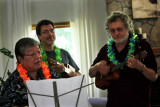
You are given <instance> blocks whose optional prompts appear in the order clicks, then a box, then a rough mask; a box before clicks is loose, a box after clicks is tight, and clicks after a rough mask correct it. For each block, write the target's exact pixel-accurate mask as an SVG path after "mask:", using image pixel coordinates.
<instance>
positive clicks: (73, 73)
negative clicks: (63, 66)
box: [69, 71, 81, 77]
mask: <svg viewBox="0 0 160 107" xmlns="http://www.w3.org/2000/svg"><path fill="white" fill-rule="evenodd" d="M79 75H81V73H80V72H73V71H71V72H70V73H69V76H70V77H74V76H79Z"/></svg>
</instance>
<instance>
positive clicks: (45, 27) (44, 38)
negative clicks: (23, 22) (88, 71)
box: [36, 20, 80, 76]
mask: <svg viewBox="0 0 160 107" xmlns="http://www.w3.org/2000/svg"><path fill="white" fill-rule="evenodd" d="M36 33H37V36H38V38H39V40H40V46H41V49H42V58H43V61H45V62H46V63H48V65H49V66H51V67H52V68H53V69H54V70H56V72H64V70H65V69H64V65H66V64H69V65H70V66H72V67H73V68H74V69H75V71H76V72H70V73H69V75H70V76H76V75H80V73H79V72H78V71H79V67H78V66H77V65H76V63H75V62H74V60H73V59H72V57H71V56H70V54H69V53H68V52H67V51H66V50H64V49H59V48H58V47H57V46H56V45H55V44H54V41H55V39H56V36H55V32H54V24H53V22H51V21H50V20H41V21H40V22H39V23H38V24H37V26H36ZM48 57H49V58H52V60H54V61H55V62H58V64H56V65H53V64H51V63H50V62H48ZM49 61H50V60H49Z"/></svg>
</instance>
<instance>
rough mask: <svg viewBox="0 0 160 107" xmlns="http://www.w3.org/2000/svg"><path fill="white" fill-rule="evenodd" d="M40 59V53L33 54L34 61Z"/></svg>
mask: <svg viewBox="0 0 160 107" xmlns="http://www.w3.org/2000/svg"><path fill="white" fill-rule="evenodd" d="M41 57H42V54H41V53H35V55H34V58H35V59H40V58H41Z"/></svg>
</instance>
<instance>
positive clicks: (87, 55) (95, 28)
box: [71, 0, 107, 97]
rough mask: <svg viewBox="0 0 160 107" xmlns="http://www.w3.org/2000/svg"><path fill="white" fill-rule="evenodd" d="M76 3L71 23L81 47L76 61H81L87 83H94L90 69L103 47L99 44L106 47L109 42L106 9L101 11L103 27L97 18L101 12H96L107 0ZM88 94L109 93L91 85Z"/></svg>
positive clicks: (76, 42) (104, 95) (76, 1)
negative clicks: (106, 41)
mask: <svg viewBox="0 0 160 107" xmlns="http://www.w3.org/2000/svg"><path fill="white" fill-rule="evenodd" d="M74 3H75V4H74V6H75V7H74V12H75V13H74V16H72V21H71V27H72V28H73V31H74V32H73V34H72V35H76V36H74V37H75V39H74V40H75V44H76V46H77V47H80V48H79V49H78V51H77V54H78V56H79V57H78V58H77V59H76V60H80V64H79V65H80V69H81V70H80V71H81V73H82V74H85V76H86V79H87V83H92V82H94V79H91V78H90V77H89V74H88V73H89V68H90V66H91V64H92V63H93V60H94V59H95V57H96V55H97V53H98V51H99V50H100V47H101V46H102V45H100V44H99V43H100V42H101V43H102V44H103V45H104V44H105V40H107V37H106V36H105V30H104V29H105V27H104V25H105V24H104V23H105V21H104V20H105V16H106V13H105V9H104V10H101V11H99V12H100V13H103V14H104V15H103V16H104V17H103V18H102V19H103V20H102V24H101V25H98V22H101V21H100V20H98V16H97V15H98V14H99V12H98V13H96V12H95V11H96V5H99V4H101V6H104V4H105V0H74ZM103 3H104V4H103ZM104 7H105V6H104ZM73 17H74V18H73ZM103 24H104V25H103ZM99 27H100V28H99ZM99 29H100V30H99ZM99 32H101V33H99ZM100 34H102V35H100ZM101 38H102V39H101ZM101 40H102V41H101ZM99 41H100V42H99ZM88 93H89V97H106V93H107V91H106V90H105V91H101V90H99V89H97V88H96V87H95V85H91V86H89V87H88ZM101 93H103V94H101Z"/></svg>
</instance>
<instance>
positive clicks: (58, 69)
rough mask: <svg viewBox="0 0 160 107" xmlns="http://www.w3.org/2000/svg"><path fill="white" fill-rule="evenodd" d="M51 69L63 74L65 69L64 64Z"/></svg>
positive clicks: (53, 66)
mask: <svg viewBox="0 0 160 107" xmlns="http://www.w3.org/2000/svg"><path fill="white" fill-rule="evenodd" d="M51 68H52V69H54V70H55V71H56V72H58V73H62V72H65V68H64V64H63V63H61V64H57V65H52V66H51Z"/></svg>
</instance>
